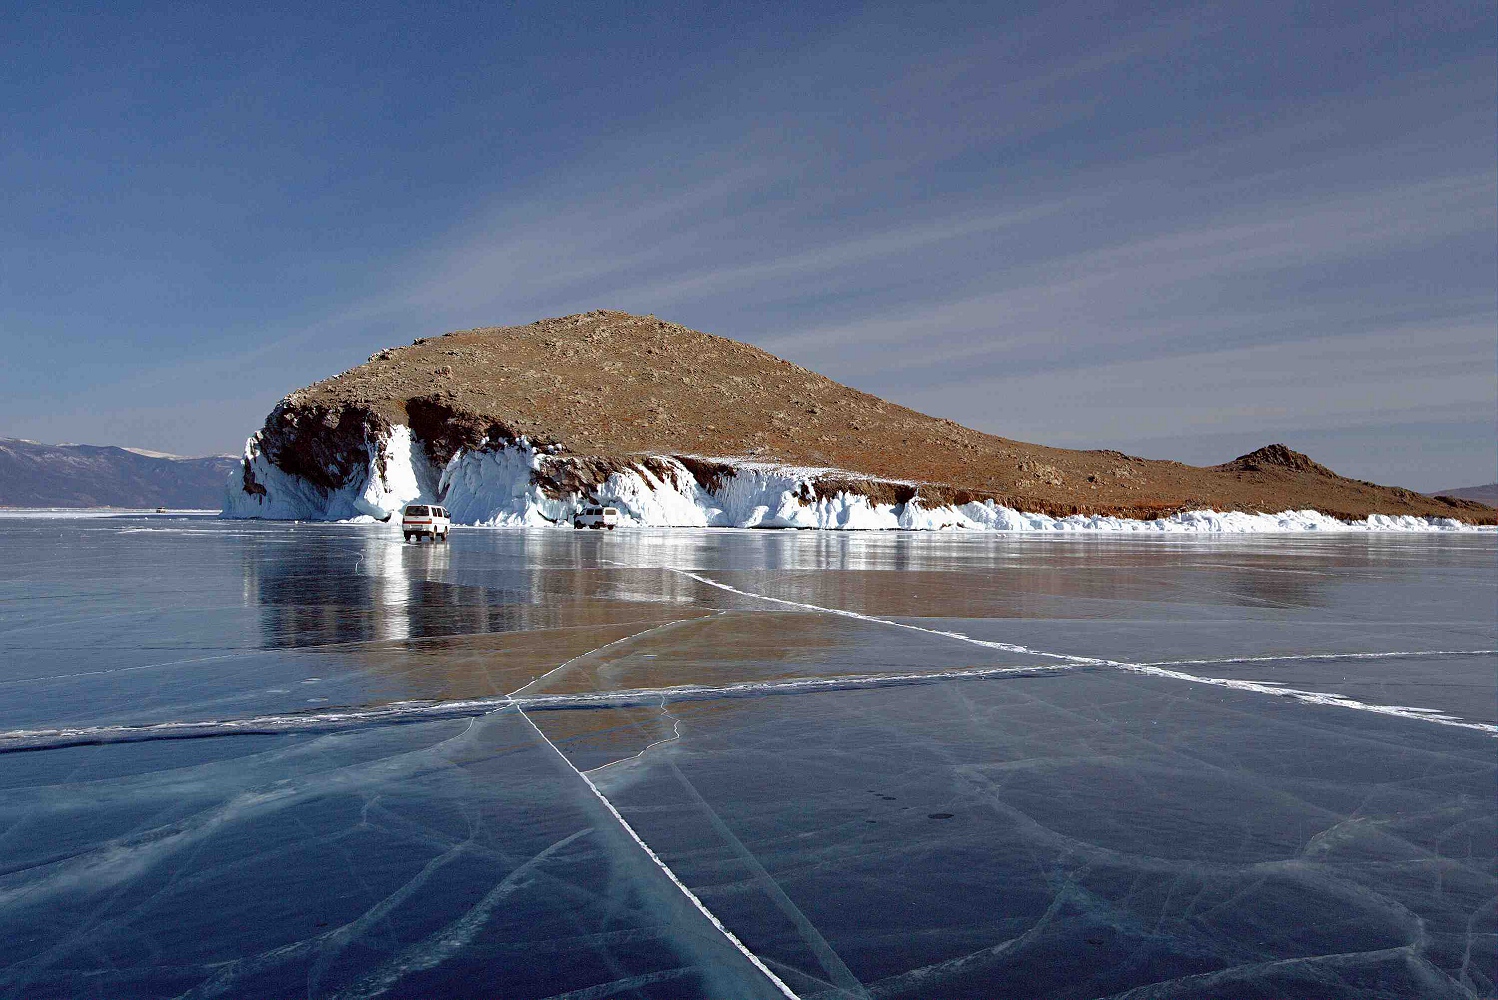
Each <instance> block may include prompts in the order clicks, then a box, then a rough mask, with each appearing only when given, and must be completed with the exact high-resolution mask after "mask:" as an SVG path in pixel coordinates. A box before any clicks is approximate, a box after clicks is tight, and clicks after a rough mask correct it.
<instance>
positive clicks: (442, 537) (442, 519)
mask: <svg viewBox="0 0 1498 1000" xmlns="http://www.w3.org/2000/svg"><path fill="white" fill-rule="evenodd" d="M452 527H453V522H452V520H451V519H450V518H449V517H448V516H447V511H446V509H444V508H442V507H433V506H431V505H429V504H423V503H413V504H407V505H406V509H405V511H403V512H402V513H401V534H402V535H405V536H406V541H408V542H409V541H410V540H411V539H413V538H414V539H416V540H417V541H418V542H419V541H421V536H422V535H430V536H431V539H432V541H434V542H445V541H447V533H448V532H449V531H451V530H452Z"/></svg>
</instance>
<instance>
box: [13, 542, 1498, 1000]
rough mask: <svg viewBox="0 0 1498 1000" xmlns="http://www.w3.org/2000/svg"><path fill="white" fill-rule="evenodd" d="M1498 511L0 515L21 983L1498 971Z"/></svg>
mask: <svg viewBox="0 0 1498 1000" xmlns="http://www.w3.org/2000/svg"><path fill="white" fill-rule="evenodd" d="M1495 557H1498V535H1494V534H1492V533H1481V534H1453V535H1408V534H1377V533H1375V534H1345V535H1331V534H1327V535H1318V534H1315V533H1308V534H1296V535H1259V536H1253V535H1250V536H1217V537H1212V536H1206V537H1194V536H1161V537H1119V536H1113V537H1109V536H1105V535H1100V536H1094V537H1077V536H1072V537H1067V536H1058V537H1027V536H1004V535H983V536H980V535H953V534H940V535H936V534H910V533H906V534H894V533H878V534H843V533H839V534H824V533H816V532H787V531H780V532H750V531H707V530H704V531H692V530H672V531H650V530H639V531H627V530H621V531H617V532H611V533H597V532H572V531H566V530H476V529H470V530H461V529H460V530H458V531H455V532H454V533H453V536H452V541H451V542H450V543H449V544H447V545H431V544H423V545H406V544H403V543H402V541H401V538H400V534H399V532H398V530H397V529H395V528H391V527H388V526H383V525H364V526H355V525H306V524H298V525H290V524H270V523H255V522H222V521H217V520H213V519H208V518H203V519H193V518H171V517H139V518H108V519H100V518H90V519H70V518H56V519H16V518H5V517H3V516H0V565H4V566H5V568H6V571H5V573H4V574H3V579H0V733H3V735H0V997H7V998H8V997H15V998H27V1000H31V998H38V997H79V998H101V1000H102V998H109V1000H119V998H127V997H215V996H225V997H266V998H284V997H293V996H296V997H302V996H305V997H316V998H321V997H349V998H352V997H377V996H387V997H444V996H451V997H470V996H503V997H506V998H529V997H537V998H539V997H569V998H574V1000H584V998H602V997H616V996H617V997H649V998H680V997H704V998H713V1000H719V998H731V997H785V996H797V997H807V998H809V997H839V998H842V997H859V998H862V997H880V998H896V997H899V998H912V1000H915V998H920V1000H929V998H946V997H951V998H958V997H961V998H974V997H1016V998H1020V997H1056V998H1061V997H1066V998H1073V997H1075V998H1083V997H1123V996H1127V997H1130V998H1143V997H1149V998H1165V997H1169V998H1187V997H1193V998H1195V997H1200V998H1208V997H1211V998H1224V997H1255V998H1259V997H1266V998H1267V997H1287V998H1303V997H1312V996H1314V997H1318V998H1330V997H1360V998H1361V997H1390V998H1393V997H1400V998H1404V997H1483V996H1492V995H1494V992H1495V978H1498V971H1495V965H1498V873H1495V857H1498V850H1495V840H1498V832H1495V831H1498V816H1495V812H1498V807H1495V775H1498V755H1495V751H1498V740H1495V738H1498V672H1495V667H1498V656H1495V654H1494V650H1498V634H1495V633H1498V626H1495V600H1498V569H1495V566H1498V561H1495Z"/></svg>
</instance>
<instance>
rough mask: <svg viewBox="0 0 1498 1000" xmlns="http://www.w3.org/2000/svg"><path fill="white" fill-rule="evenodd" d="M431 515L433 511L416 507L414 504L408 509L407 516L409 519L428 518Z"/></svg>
mask: <svg viewBox="0 0 1498 1000" xmlns="http://www.w3.org/2000/svg"><path fill="white" fill-rule="evenodd" d="M430 513H431V511H430V510H428V509H427V508H425V507H419V506H416V505H414V504H413V505H412V506H410V507H407V508H406V516H407V517H426V516H427V515H428V514H430Z"/></svg>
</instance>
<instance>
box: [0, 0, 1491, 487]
mask: <svg viewBox="0 0 1498 1000" xmlns="http://www.w3.org/2000/svg"><path fill="white" fill-rule="evenodd" d="M250 7H251V5H235V6H229V5H224V6H222V7H221V8H220V9H211V8H208V7H200V8H193V7H184V6H172V7H166V6H161V7H153V6H149V5H140V6H137V7H136V8H135V9H133V10H132V11H129V12H115V13H100V12H98V11H97V10H91V9H88V8H85V7H82V6H77V7H72V8H67V7H64V6H63V5H37V6H19V5H17V6H11V7H9V8H8V9H7V10H5V11H0V16H3V17H4V23H5V24H6V25H7V27H6V30H5V31H4V32H3V33H0V48H3V52H0V55H3V56H4V58H3V59H0V93H3V95H4V105H3V111H4V125H3V135H4V141H3V143H0V183H3V185H4V190H5V192H6V198H5V201H4V209H3V211H0V346H3V350H4V356H5V363H4V365H3V366H0V435H4V436H20V437H29V438H35V439H38V440H45V441H59V440H68V441H86V442H90V443H120V444H129V445H133V446H138V447H146V448H154V449H158V450H163V451H171V452H176V453H182V454H200V453H208V452H237V451H238V449H239V447H240V446H241V444H242V442H243V439H244V437H245V436H246V435H247V434H248V433H249V432H250V431H252V430H254V429H255V427H257V426H258V425H259V423H260V421H261V420H262V419H263V417H264V414H265V413H266V411H267V410H268V409H269V408H270V407H271V406H272V405H274V403H275V401H276V400H277V399H278V398H280V397H281V396H282V395H284V394H285V393H286V392H288V391H290V390H292V389H294V388H296V387H298V386H301V385H304V384H306V383H308V382H311V381H313V380H315V379H318V378H322V377H325V376H327V375H330V374H334V373H336V372H339V371H342V370H344V369H346V368H349V367H351V366H352V365H354V364H357V363H359V362H362V361H363V360H364V359H365V358H366V357H367V356H368V355H369V354H370V353H372V352H373V351H375V350H377V349H379V348H381V347H385V346H388V345H390V344H394V343H401V342H406V341H409V340H411V339H413V338H415V337H418V336H425V335H431V334H434V333H441V332H444V331H447V330H450V329H456V328H464V327H471V326H480V325H493V324H511V323H523V322H529V321H531V320H533V319H538V318H541V317H543V316H554V315H562V314H566V313H570V312H577V311H581V310H585V309H591V308H597V307H608V308H621V309H628V310H631V311H635V312H651V313H655V314H657V315H659V316H662V317H665V318H669V319H672V320H675V321H678V322H682V323H685V324H687V325H689V326H693V327H696V328H699V329H704V330H708V331H711V332H713V333H718V334H722V335H724V336H729V337H734V338H737V339H741V340H746V341H749V342H752V343H755V344H758V345H760V346H762V347H764V348H766V349H768V350H771V351H774V352H776V353H778V354H780V355H782V356H784V357H787V358H790V359H792V360H794V361H796V362H798V363H801V364H804V365H807V366H808V367H811V368H814V369H816V370H818V371H821V372H823V373H825V374H827V375H829V376H831V377H833V378H837V379H839V380H840V381H843V382H847V383H849V384H851V385H854V386H857V387H858V388H861V389H865V390H868V391H870V392H875V393H878V394H880V395H882V396H885V397H887V398H890V399H893V400H896V401H898V402H901V403H905V404H907V405H911V406H914V407H916V408H918V409H922V410H925V411H927V412H930V413H935V414H938V415H941V416H948V417H952V418H954V419H956V420H959V421H961V422H963V423H966V424H968V425H970V426H974V427H977V428H980V429H982V430H986V431H990V432H994V433H999V434H1004V435H1007V436H1010V437H1015V438H1019V439H1022V440H1030V441H1037V442H1041V443H1046V444H1056V445H1064V446H1070V447H1089V448H1092V447H1096V448H1105V447H1106V448H1120V449H1123V450H1126V451H1129V452H1132V453H1135V454H1142V455H1147V456H1150V457H1159V458H1176V459H1180V460H1183V461H1188V462H1193V463H1203V464H1205V463H1213V462H1219V461H1225V460H1227V459H1229V458H1232V457H1234V456H1235V455H1238V454H1240V453H1242V452H1244V451H1247V450H1250V449H1252V448H1254V447H1257V446H1259V445H1262V444H1266V443H1269V442H1271V441H1285V442H1287V443H1289V444H1290V445H1291V446H1292V447H1296V448H1299V449H1301V450H1304V451H1307V452H1309V453H1310V454H1311V455H1312V456H1313V457H1315V458H1317V459H1318V460H1320V461H1322V462H1324V463H1326V464H1328V465H1330V466H1332V467H1333V468H1334V469H1336V470H1337V471H1339V472H1342V473H1344V474H1346V475H1353V476H1357V477H1360V478H1368V479H1374V480H1378V481H1381V482H1387V483H1394V484H1398V485H1405V486H1410V487H1413V488H1416V489H1434V488H1439V487H1446V486H1456V485H1466V484H1468V483H1478V482H1489V481H1493V480H1494V479H1498V443H1495V421H1498V332H1495V330H1498V304H1495V294H1498V292H1495V274H1498V250H1495V246H1498V163H1495V152H1494V148H1495V135H1494V132H1495V130H1494V120H1495V114H1498V107H1495V103H1498V101H1495V88H1498V70H1495V47H1498V43H1495V38H1498V23H1495V14H1494V7H1493V5H1492V4H1491V3H1490V2H1473V3H1433V4H1419V5H1416V4H1403V5H1389V6H1380V5H1378V4H1365V3H1360V4H1355V5H1354V4H1315V5H1312V4H1300V5H1277V4H1265V3H1255V4H1243V5H1235V6H1209V5H1190V6H1182V7H1180V8H1177V9H1174V10H1171V9H1167V8H1160V9H1156V10H1152V11H1150V12H1148V13H1144V12H1141V7H1142V5H1133V4H1124V5H1117V6H1108V5H1099V4H1048V5H1043V6H1037V7H1034V8H1028V9H1027V8H1021V7H1020V6H1019V5H1006V4H983V5H940V4H914V5H911V4H904V5H896V6H889V7H878V6H866V7H861V8H852V7H849V6H846V5H839V6H817V5H809V4H808V5H800V6H796V7H795V8H794V9H791V8H790V6H789V5H787V6H785V7H780V6H778V5H777V6H770V5H753V4H738V5H722V6H708V5H681V6H671V5H667V4H655V5H650V6H649V7H644V6H636V7H627V6H624V5H591V4H590V5H579V6H573V7H568V6H564V5H561V4H545V5H512V6H508V7H501V6H498V5H490V4H473V5H459V4H450V5H445V6H444V7H443V8H442V12H441V13H433V12H432V11H431V10H430V9H426V5H381V4H374V3H370V4H362V5H357V6H356V5H340V6H338V7H337V8H336V9H333V5H304V6H301V7H294V8H287V9H283V10H275V9H272V8H270V7H268V6H262V7H256V8H255V9H253V10H252V9H250ZM323 7H327V8H329V9H326V10H324V9H320V8H323ZM606 8H607V9H606Z"/></svg>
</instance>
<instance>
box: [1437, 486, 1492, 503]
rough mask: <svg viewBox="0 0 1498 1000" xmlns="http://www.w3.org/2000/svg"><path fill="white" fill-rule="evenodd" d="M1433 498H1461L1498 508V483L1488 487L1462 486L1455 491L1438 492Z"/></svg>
mask: <svg viewBox="0 0 1498 1000" xmlns="http://www.w3.org/2000/svg"><path fill="white" fill-rule="evenodd" d="M1431 496H1440V497H1460V498H1461V499H1463V500H1476V501H1477V502H1478V503H1485V504H1487V505H1488V506H1489V507H1498V483H1488V484H1487V485H1486V486H1460V487H1457V488H1456V489H1454V490H1436V491H1435V492H1434V493H1432V494H1431Z"/></svg>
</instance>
